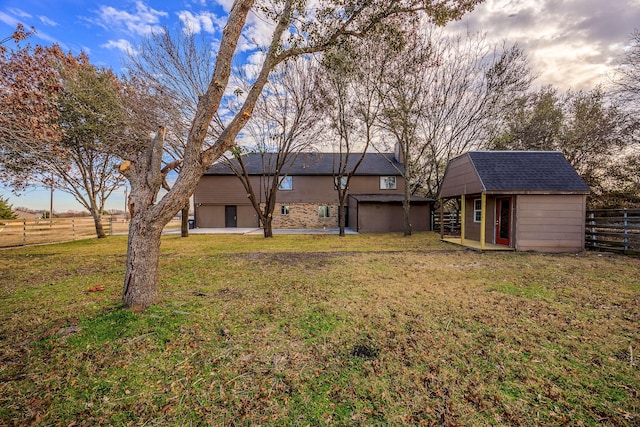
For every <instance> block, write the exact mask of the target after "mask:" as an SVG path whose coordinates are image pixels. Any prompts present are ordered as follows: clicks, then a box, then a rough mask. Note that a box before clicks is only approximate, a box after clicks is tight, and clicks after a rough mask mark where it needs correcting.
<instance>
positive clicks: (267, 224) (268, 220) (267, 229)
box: [263, 214, 273, 238]
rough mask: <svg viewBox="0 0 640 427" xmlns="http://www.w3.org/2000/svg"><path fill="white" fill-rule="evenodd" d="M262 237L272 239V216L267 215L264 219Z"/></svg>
mask: <svg viewBox="0 0 640 427" xmlns="http://www.w3.org/2000/svg"><path fill="white" fill-rule="evenodd" d="M263 231H264V237H265V238H266V237H273V214H267V215H266V216H265V217H264V227H263Z"/></svg>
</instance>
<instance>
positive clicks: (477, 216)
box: [473, 199, 482, 222]
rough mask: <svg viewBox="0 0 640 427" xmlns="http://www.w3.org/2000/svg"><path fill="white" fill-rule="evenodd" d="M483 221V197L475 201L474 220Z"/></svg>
mask: <svg viewBox="0 0 640 427" xmlns="http://www.w3.org/2000/svg"><path fill="white" fill-rule="evenodd" d="M480 221H482V199H475V200H474V201H473V222H480Z"/></svg>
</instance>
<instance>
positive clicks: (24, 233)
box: [22, 219, 27, 246]
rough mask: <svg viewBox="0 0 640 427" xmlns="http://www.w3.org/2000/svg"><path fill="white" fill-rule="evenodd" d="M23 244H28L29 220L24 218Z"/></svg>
mask: <svg viewBox="0 0 640 427" xmlns="http://www.w3.org/2000/svg"><path fill="white" fill-rule="evenodd" d="M22 246H27V220H26V219H23V220H22Z"/></svg>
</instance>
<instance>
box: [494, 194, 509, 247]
mask: <svg viewBox="0 0 640 427" xmlns="http://www.w3.org/2000/svg"><path fill="white" fill-rule="evenodd" d="M502 202H507V203H508V205H507V210H508V212H507V215H506V217H503V215H502V214H503V212H502V208H503V206H502ZM512 214H513V198H512V197H496V226H495V229H494V233H495V242H496V245H504V246H511V240H512V239H511V237H512V227H511V225H512V222H513V221H512ZM503 218H506V220H507V224H506V231H507V237H506V238H504V237H500V231H504V230H505V229H504V228H503V227H504V226H505V224H503V221H502V220H503Z"/></svg>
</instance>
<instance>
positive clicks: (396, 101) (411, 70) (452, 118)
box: [381, 27, 532, 235]
mask: <svg viewBox="0 0 640 427" xmlns="http://www.w3.org/2000/svg"><path fill="white" fill-rule="evenodd" d="M414 34H415V37H414V38H412V39H411V40H410V43H408V44H407V45H406V46H405V47H404V48H403V49H402V50H401V51H400V52H399V53H398V54H397V55H396V56H395V60H396V65H395V66H394V67H393V69H394V70H395V73H394V74H392V75H387V76H386V77H387V78H386V79H385V80H384V81H383V82H382V84H381V90H382V91H384V93H385V97H384V99H385V110H384V111H385V114H384V116H383V118H384V120H383V123H384V126H385V128H386V130H387V132H388V133H389V134H390V135H391V136H392V139H393V140H394V141H395V142H396V144H397V146H398V148H399V149H400V150H401V152H402V155H403V157H404V165H405V170H404V178H405V183H406V186H405V201H404V209H405V215H404V227H405V235H409V234H411V225H410V223H409V209H410V198H411V195H412V194H414V193H416V192H418V191H422V192H424V194H425V195H426V196H428V197H437V194H438V192H439V189H440V184H441V182H442V178H443V175H444V169H445V167H446V165H447V163H448V161H449V159H451V158H452V157H454V156H456V155H458V154H460V153H462V152H464V151H467V150H469V149H471V148H475V147H479V146H480V145H481V144H482V143H483V141H485V140H487V139H488V138H489V136H490V135H491V134H492V132H493V128H494V126H495V121H496V119H497V118H498V117H499V113H500V112H501V111H502V110H503V109H505V108H508V105H509V103H510V102H512V101H513V99H514V98H515V97H516V95H517V94H520V93H522V91H524V90H526V89H527V88H528V86H529V84H530V82H531V80H532V77H531V75H530V73H529V70H528V66H527V60H526V57H525V56H524V54H523V53H522V51H521V50H520V49H518V48H517V47H515V46H506V45H502V46H493V45H490V44H488V43H486V42H485V40H484V37H483V36H482V35H467V36H466V37H446V36H444V35H443V34H442V32H440V31H438V30H437V29H436V28H434V27H427V28H426V30H425V31H416V32H415V33H414ZM403 76H404V77H403Z"/></svg>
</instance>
